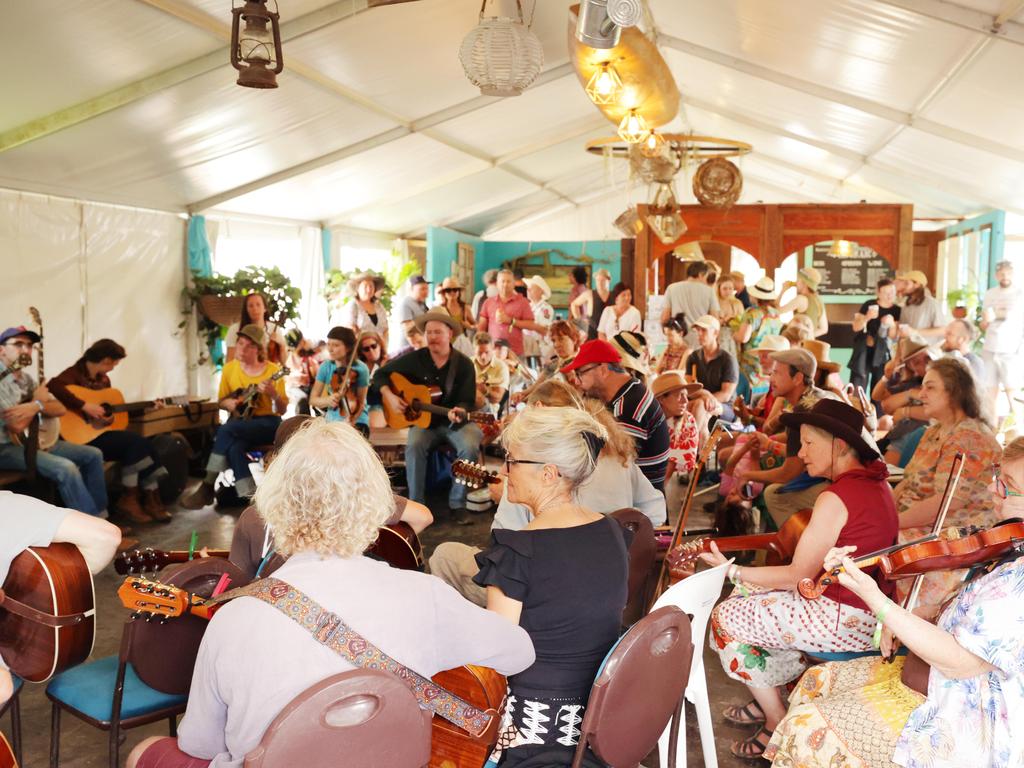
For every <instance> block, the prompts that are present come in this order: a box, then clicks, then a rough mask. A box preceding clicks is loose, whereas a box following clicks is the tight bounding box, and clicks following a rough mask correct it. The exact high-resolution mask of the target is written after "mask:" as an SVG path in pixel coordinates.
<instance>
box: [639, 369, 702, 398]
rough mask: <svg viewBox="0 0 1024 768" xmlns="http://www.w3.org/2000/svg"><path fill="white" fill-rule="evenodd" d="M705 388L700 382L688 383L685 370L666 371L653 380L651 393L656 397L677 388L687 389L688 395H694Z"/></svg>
mask: <svg viewBox="0 0 1024 768" xmlns="http://www.w3.org/2000/svg"><path fill="white" fill-rule="evenodd" d="M703 388H704V387H703V386H702V385H700V384H688V383H687V382H686V374H685V372H683V371H665V372H664V373H661V374H659V375H658V376H657V378H655V379H654V381H652V382H651V393H652V394H653V395H654V396H655V397H661V396H662V395H664V394H666V393H668V392H674V391H675V390H677V389H685V390H686V394H687V396H688V397H692V396H693V395H695V394H697V393H698V392H700V391H701V390H702V389H703Z"/></svg>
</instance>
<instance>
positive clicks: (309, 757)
mask: <svg viewBox="0 0 1024 768" xmlns="http://www.w3.org/2000/svg"><path fill="white" fill-rule="evenodd" d="M429 761H430V718H429V716H428V715H426V714H425V713H424V712H423V710H421V709H420V707H419V704H418V703H417V702H416V697H415V696H413V694H412V691H410V690H409V688H408V687H407V686H406V685H405V684H404V683H403V682H402V681H401V680H399V679H398V678H397V677H396V676H394V675H392V674H389V673H387V672H382V671H380V670H375V669H354V670H351V671H349V672H342V673H341V674H339V675H334V676H332V677H329V678H327V679H326V680H322V681H321V682H319V683H317V684H316V685H314V686H313V687H312V688H309V689H307V690H305V691H303V692H302V693H300V694H299V695H298V696H296V697H295V698H294V699H293V700H292V701H291V703H290V704H288V705H287V706H286V707H285V708H284V709H282V710H281V712H280V714H278V716H277V717H275V718H274V722H272V723H271V724H270V727H268V728H267V730H266V732H265V733H264V734H263V738H262V739H261V740H260V743H259V746H257V747H256V748H255V749H254V750H252V751H251V752H250V753H249V754H248V755H246V756H245V768H295V767H296V766H302V768H336V766H339V765H359V766H360V768H423V766H425V765H427V763H428V762H429Z"/></svg>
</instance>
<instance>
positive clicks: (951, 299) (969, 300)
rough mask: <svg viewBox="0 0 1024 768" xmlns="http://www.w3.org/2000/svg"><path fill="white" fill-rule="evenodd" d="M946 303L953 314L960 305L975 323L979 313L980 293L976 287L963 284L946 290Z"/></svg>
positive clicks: (968, 317)
mask: <svg viewBox="0 0 1024 768" xmlns="http://www.w3.org/2000/svg"><path fill="white" fill-rule="evenodd" d="M946 303H947V304H948V305H949V311H950V313H952V314H953V315H956V314H957V308H960V307H962V308H963V309H964V310H965V311H966V317H967V319H968V320H971V321H973V322H975V323H977V322H978V320H979V319H980V315H981V295H980V294H979V293H978V289H977V288H974V287H972V286H969V285H968V286H964V287H962V288H956V289H954V290H952V291H947V292H946Z"/></svg>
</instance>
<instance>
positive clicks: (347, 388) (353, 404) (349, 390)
mask: <svg viewBox="0 0 1024 768" xmlns="http://www.w3.org/2000/svg"><path fill="white" fill-rule="evenodd" d="M358 381H359V371H356V370H354V369H351V368H350V369H349V370H348V373H347V374H346V372H345V371H343V370H341V369H340V368H339V369H338V370H336V371H335V372H334V375H333V376H331V392H332V393H334V392H344V393H345V394H344V395H343V396H342V398H341V399H342V402H343V403H344V405H342V406H341V407H342V408H343V409H344V410H345V411H346V412H347V413H349V414H352V413H355V410H356V408H358V407H359V398H358V397H357V396H356V391H355V390H356V383H357V382H358Z"/></svg>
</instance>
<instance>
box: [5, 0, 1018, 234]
mask: <svg viewBox="0 0 1024 768" xmlns="http://www.w3.org/2000/svg"><path fill="white" fill-rule="evenodd" d="M498 1H499V2H504V0H498ZM279 5H280V10H281V16H282V22H283V23H282V32H283V37H284V39H285V44H284V50H285V73H284V74H283V75H282V76H281V77H280V78H279V82H280V88H279V89H277V90H276V91H254V90H250V89H245V88H240V87H237V86H236V85H234V79H235V73H234V71H233V70H232V69H231V67H230V65H229V63H228V50H227V39H228V35H229V21H230V13H229V2H228V0H89V2H85V1H84V0H61V2H58V1H57V0H35V1H34V2H30V3H29V2H8V3H5V4H4V11H5V19H4V20H5V24H4V26H3V32H0V35H2V39H3V43H4V47H3V50H4V51H5V53H6V54H7V61H8V66H6V67H5V68H4V72H3V74H2V75H0V78H2V88H3V93H4V96H5V98H4V107H5V108H4V110H3V111H2V113H0V186H6V187H11V188H14V189H25V190H32V191H39V192H46V193H51V194H61V195H69V196H73V197H79V198H83V199H88V200H99V201H109V202H117V203H125V204H129V205H134V206H140V207H149V208H158V209H165V210H173V211H185V210H190V211H197V212H201V211H206V210H211V209H212V210H218V211H224V212H235V213H244V214H247V215H255V216H267V217H284V218H291V219H299V220H305V221H316V222H325V223H328V224H330V225H343V226H351V227H358V228H361V229H369V230H377V231H381V232H387V233H394V234H407V233H408V234H416V233H419V232H422V231H423V229H424V228H425V227H426V226H428V225H431V224H443V225H447V226H451V227H453V228H456V229H460V230H463V231H466V232H471V233H473V234H482V235H484V236H499V235H502V236H504V235H508V234H509V233H512V232H514V233H516V234H517V235H520V236H528V235H529V233H530V232H531V231H538V232H540V231H543V232H544V233H545V236H546V237H558V236H562V237H600V236H602V235H609V234H611V233H612V230H611V227H610V220H611V219H612V218H613V217H614V215H615V214H616V213H617V212H618V211H619V210H621V209H622V207H624V206H625V205H626V204H627V203H628V202H630V201H632V202H636V201H642V200H644V199H645V198H646V191H645V190H643V189H639V188H634V189H629V188H628V181H627V176H626V169H625V167H624V164H623V163H621V162H620V161H610V162H608V161H605V160H603V159H602V158H600V157H595V156H593V155H588V154H587V153H585V152H584V151H583V144H584V143H585V142H586V141H587V140H588V139H590V138H596V137H598V136H602V135H609V134H611V133H612V132H613V130H614V129H613V126H612V125H611V124H610V123H608V122H607V121H606V120H604V119H603V118H602V117H601V116H600V115H599V113H598V112H597V111H596V109H595V108H594V107H593V106H592V105H591V104H590V102H589V101H588V99H587V97H586V96H585V94H584V93H583V90H582V88H581V87H580V85H579V83H578V81H577V79H576V76H575V74H574V72H573V70H572V68H571V66H570V65H569V63H568V52H567V49H566V27H567V18H568V7H569V5H570V2H569V0H523V5H524V9H525V13H526V16H527V19H531V18H532V25H533V27H532V28H533V29H534V31H535V32H536V33H537V35H538V36H539V37H540V39H541V41H542V43H543V45H544V54H545V69H544V72H543V73H542V75H541V77H540V78H539V79H538V81H537V83H535V84H534V86H532V87H531V88H530V89H529V90H528V91H527V92H526V93H525V94H524V95H522V96H520V97H518V98H511V99H494V98H488V97H482V96H480V95H479V92H478V91H477V90H476V89H475V88H473V87H472V86H471V85H470V84H469V82H468V81H467V80H466V78H465V77H464V75H463V73H462V68H461V66H460V64H459V61H458V55H457V53H458V47H459V43H460V42H461V40H462V38H463V37H464V36H465V35H466V33H467V32H468V31H469V30H470V29H471V28H472V27H473V26H474V24H475V23H476V18H477V13H478V11H479V7H480V6H479V0H420V2H415V3H406V4H400V5H394V6H387V7H380V8H375V9H367V8H366V0H333V1H332V0H279ZM649 6H650V10H651V12H652V16H653V19H654V22H655V28H654V29H653V30H651V32H652V34H654V35H655V36H656V39H657V41H658V44H659V47H660V49H661V50H662V53H663V55H664V56H665V58H666V60H667V61H668V63H669V65H670V67H671V69H672V71H673V74H674V76H675V78H676V81H677V84H678V85H679V88H680V90H681V93H682V100H683V109H682V114H681V115H680V118H679V120H678V121H677V123H676V124H674V125H673V127H676V128H681V129H682V128H685V129H691V130H693V131H694V132H698V133H702V134H710V135H717V136H724V137H728V138H733V139H739V140H742V141H747V142H749V143H751V144H753V145H754V152H753V154H751V155H749V156H747V157H745V158H743V159H742V160H741V161H740V165H741V167H742V169H743V172H744V176H745V189H744V196H743V198H742V200H743V201H744V202H752V201H755V200H763V201H765V202H800V201H810V200H815V201H823V202H838V201H857V200H862V199H863V200H867V201H869V202H903V201H908V202H913V203H914V204H915V206H916V209H915V210H916V213H917V215H918V216H922V217H944V216H963V215H969V214H972V213H975V212H977V211H979V210H983V209H986V208H1003V209H1006V210H1008V211H1011V212H1014V213H1018V214H1022V215H1024V184H1022V183H1021V182H1022V181H1024V129H1022V128H1021V126H1022V125H1024V90H1022V88H1021V85H1020V83H1019V82H1018V80H1017V78H1018V77H1020V74H1019V73H1020V72H1022V71H1024V0H955V2H947V1H946V0H690V1H689V2H686V3H683V2H679V0H649ZM679 186H680V190H679V191H680V193H681V195H680V196H681V198H682V199H683V201H684V202H689V201H690V200H692V198H691V196H690V192H689V191H688V190H687V189H686V186H687V185H686V184H685V183H683V184H680V185H679ZM1011 220H1012V221H1021V220H1022V219H1020V218H1019V217H1011ZM559 227H562V229H561V230H559ZM556 230H558V231H556Z"/></svg>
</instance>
